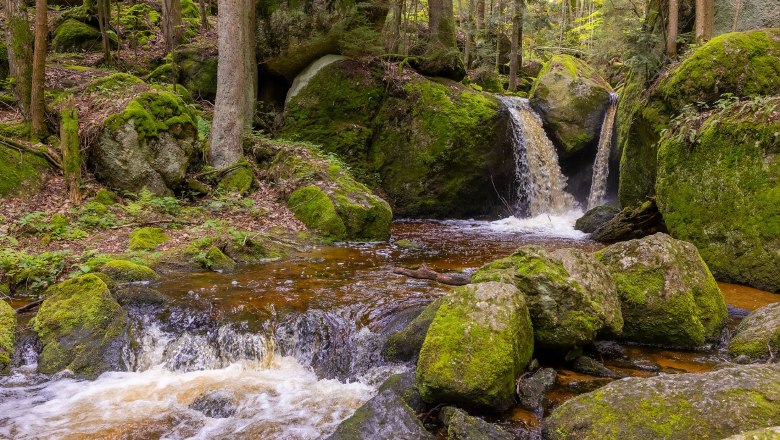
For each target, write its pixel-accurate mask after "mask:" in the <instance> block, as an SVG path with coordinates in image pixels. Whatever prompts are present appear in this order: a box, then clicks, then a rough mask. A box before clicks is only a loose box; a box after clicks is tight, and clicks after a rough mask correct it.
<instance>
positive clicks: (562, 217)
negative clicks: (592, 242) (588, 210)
mask: <svg viewBox="0 0 780 440" xmlns="http://www.w3.org/2000/svg"><path fill="white" fill-rule="evenodd" d="M580 217H582V211H580V210H579V209H573V210H571V211H569V212H565V213H563V214H541V215H537V216H536V217H527V218H517V217H508V218H505V219H502V220H497V221H494V222H490V224H489V228H490V229H492V230H494V231H497V232H512V233H524V234H529V235H536V236H540V237H551V238H570V239H573V240H582V239H585V238H587V237H588V234H586V233H584V232H582V231H578V230H576V229H574V223H575V222H576V221H577V219H578V218H580Z"/></svg>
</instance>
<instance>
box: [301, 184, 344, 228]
mask: <svg viewBox="0 0 780 440" xmlns="http://www.w3.org/2000/svg"><path fill="white" fill-rule="evenodd" d="M287 206H288V207H289V208H290V210H291V211H292V212H293V213H294V214H295V217H297V218H298V220H300V221H301V222H303V224H304V225H306V227H308V228H311V229H315V230H317V231H319V232H320V233H322V234H323V236H324V237H326V238H330V239H333V240H339V239H343V238H345V237H346V234H347V228H346V226H344V222H343V221H342V220H341V218H340V217H339V215H338V214H337V213H336V208H335V207H334V206H333V202H331V201H330V198H328V195H327V194H325V193H324V192H323V191H322V190H321V189H320V188H318V187H316V186H314V185H309V186H304V187H301V188H298V189H297V190H295V191H294V192H293V193H292V194H290V197H289V198H288V199H287Z"/></svg>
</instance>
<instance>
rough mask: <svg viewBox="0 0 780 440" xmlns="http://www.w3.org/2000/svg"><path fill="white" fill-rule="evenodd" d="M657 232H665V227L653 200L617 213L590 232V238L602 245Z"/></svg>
mask: <svg viewBox="0 0 780 440" xmlns="http://www.w3.org/2000/svg"><path fill="white" fill-rule="evenodd" d="M658 232H666V225H665V224H664V219H663V217H662V216H661V213H660V212H658V206H656V203H655V200H652V199H651V200H647V201H645V202H643V203H641V204H640V205H638V206H632V207H628V208H625V209H623V210H622V211H620V212H618V213H617V214H616V215H614V216H613V217H612V218H611V219H609V220H608V221H606V222H604V223H602V224H601V225H599V226H598V227H597V228H596V230H594V231H592V234H591V236H590V237H591V238H592V239H594V240H596V241H600V242H603V243H617V242H619V241H625V240H631V239H634V238H642V237H647V236H648V235H653V234H655V233H658Z"/></svg>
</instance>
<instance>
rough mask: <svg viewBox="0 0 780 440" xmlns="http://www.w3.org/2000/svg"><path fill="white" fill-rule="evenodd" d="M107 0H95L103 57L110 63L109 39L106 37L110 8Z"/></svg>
mask: <svg viewBox="0 0 780 440" xmlns="http://www.w3.org/2000/svg"><path fill="white" fill-rule="evenodd" d="M107 3H108V1H107V0H97V19H98V27H99V28H100V38H101V41H102V44H103V59H104V61H105V63H106V64H111V39H109V38H108V21H109V14H110V9H109V7H108V4H107Z"/></svg>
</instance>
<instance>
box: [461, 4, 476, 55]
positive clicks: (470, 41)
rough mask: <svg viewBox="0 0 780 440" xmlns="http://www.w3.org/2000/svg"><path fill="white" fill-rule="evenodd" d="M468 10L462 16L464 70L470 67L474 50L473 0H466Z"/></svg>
mask: <svg viewBox="0 0 780 440" xmlns="http://www.w3.org/2000/svg"><path fill="white" fill-rule="evenodd" d="M466 1H467V2H468V10H467V12H466V14H465V17H464V21H463V22H464V27H465V28H466V42H465V43H464V45H463V64H465V65H466V70H468V69H469V68H471V58H472V52H473V50H474V0H466Z"/></svg>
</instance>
